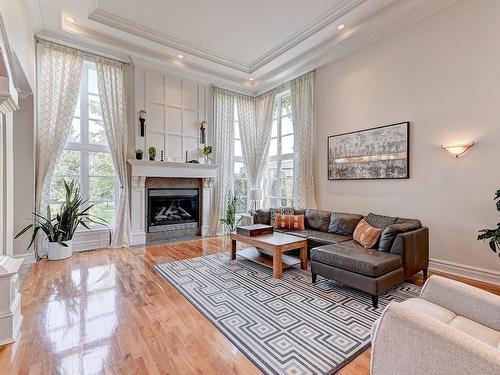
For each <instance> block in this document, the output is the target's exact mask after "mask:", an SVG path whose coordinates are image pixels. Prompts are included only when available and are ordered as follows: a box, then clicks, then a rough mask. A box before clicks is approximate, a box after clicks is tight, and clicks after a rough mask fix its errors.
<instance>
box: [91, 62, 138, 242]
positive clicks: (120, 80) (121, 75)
mask: <svg viewBox="0 0 500 375" xmlns="http://www.w3.org/2000/svg"><path fill="white" fill-rule="evenodd" d="M95 65H96V71H97V85H98V87H99V98H100V101H101V107H102V117H103V120H104V128H105V130H106V136H107V138H108V144H109V148H110V149H111V156H112V158H113V164H114V166H115V170H116V174H117V176H118V179H119V180H120V197H119V203H118V207H117V210H116V221H115V229H114V231H113V236H112V240H111V247H128V246H130V243H131V242H132V227H131V224H130V207H129V190H128V169H127V140H128V138H127V102H126V100H127V95H126V89H125V65H124V64H122V63H120V62H117V61H113V60H109V59H105V58H97V59H96V61H95Z"/></svg>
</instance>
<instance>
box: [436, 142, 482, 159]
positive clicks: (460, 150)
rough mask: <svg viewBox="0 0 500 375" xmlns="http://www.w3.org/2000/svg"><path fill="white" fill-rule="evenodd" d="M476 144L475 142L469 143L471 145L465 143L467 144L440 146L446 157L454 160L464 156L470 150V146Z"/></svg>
mask: <svg viewBox="0 0 500 375" xmlns="http://www.w3.org/2000/svg"><path fill="white" fill-rule="evenodd" d="M475 144H476V142H471V143H467V144H461V145H449V146H447V145H441V148H442V149H443V150H445V151H446V152H447V153H448V155H450V156H452V157H454V158H458V157H459V156H462V155H463V154H465V152H466V151H467V150H468V149H469V148H471V147H472V146H474V145H475Z"/></svg>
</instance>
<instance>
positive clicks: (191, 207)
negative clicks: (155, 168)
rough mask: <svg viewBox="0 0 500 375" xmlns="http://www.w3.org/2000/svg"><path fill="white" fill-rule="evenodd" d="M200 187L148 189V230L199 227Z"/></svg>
mask: <svg viewBox="0 0 500 375" xmlns="http://www.w3.org/2000/svg"><path fill="white" fill-rule="evenodd" d="M199 205H200V196H199V190H198V189H178V188H176V189H164V188H151V189H148V207H147V224H148V228H147V229H148V232H149V233H154V232H161V231H167V230H179V229H190V228H198V226H199V211H200V209H199V207H200V206H199Z"/></svg>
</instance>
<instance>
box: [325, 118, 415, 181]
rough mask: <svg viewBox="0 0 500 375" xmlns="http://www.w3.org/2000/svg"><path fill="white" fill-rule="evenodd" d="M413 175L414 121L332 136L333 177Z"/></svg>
mask: <svg viewBox="0 0 500 375" xmlns="http://www.w3.org/2000/svg"><path fill="white" fill-rule="evenodd" d="M409 177H410V123H409V122H400V123H397V124H391V125H385V126H379V127H376V128H371V129H366V130H360V131H355V132H350V133H344V134H338V135H332V136H330V137H328V179H329V180H377V179H405V178H409Z"/></svg>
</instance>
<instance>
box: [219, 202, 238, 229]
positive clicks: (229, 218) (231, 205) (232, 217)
mask: <svg viewBox="0 0 500 375" xmlns="http://www.w3.org/2000/svg"><path fill="white" fill-rule="evenodd" d="M236 201H237V199H236V197H235V196H233V194H231V193H230V194H228V197H227V208H226V214H225V217H223V218H222V219H220V222H221V223H222V224H224V226H225V228H226V229H228V230H229V232H233V231H234V229H235V228H234V226H235V224H239V223H240V221H241V217H240V218H238V219H236Z"/></svg>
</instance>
